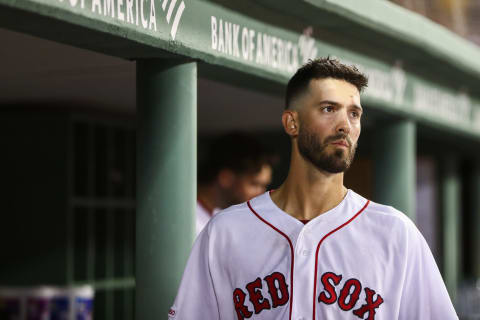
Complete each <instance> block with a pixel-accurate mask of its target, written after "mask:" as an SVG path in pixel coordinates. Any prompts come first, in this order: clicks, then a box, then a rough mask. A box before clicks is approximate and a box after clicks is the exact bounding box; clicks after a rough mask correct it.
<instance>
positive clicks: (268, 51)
mask: <svg viewBox="0 0 480 320" xmlns="http://www.w3.org/2000/svg"><path fill="white" fill-rule="evenodd" d="M210 26H211V49H212V50H215V51H217V52H221V53H223V54H225V55H227V56H230V57H233V58H236V59H240V60H243V61H247V62H251V63H255V64H258V65H260V66H267V67H270V68H273V69H276V70H279V71H282V72H285V73H289V74H291V73H293V72H295V71H296V70H297V69H298V68H299V66H300V65H301V64H303V63H305V62H307V61H308V60H309V59H315V58H316V57H317V48H316V46H315V39H313V38H311V36H310V35H311V28H309V29H307V31H306V33H304V34H303V35H301V36H300V37H299V39H298V41H297V42H292V41H289V40H285V39H282V38H279V37H276V36H274V35H271V34H268V33H263V32H259V31H257V30H255V29H252V28H248V27H245V26H241V25H239V24H236V23H233V22H230V21H226V20H223V19H218V18H217V17H215V16H211V19H210Z"/></svg>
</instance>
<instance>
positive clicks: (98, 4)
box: [59, 0, 185, 40]
mask: <svg viewBox="0 0 480 320" xmlns="http://www.w3.org/2000/svg"><path fill="white" fill-rule="evenodd" d="M59 1H60V2H64V1H65V0H59ZM68 2H69V3H70V6H71V7H77V6H79V7H80V8H81V9H84V10H90V11H91V12H92V13H94V14H97V15H99V16H104V17H110V18H114V19H117V20H119V21H122V22H126V23H129V24H132V25H135V26H139V27H141V28H143V29H146V30H152V31H157V17H156V15H157V9H156V8H158V7H159V5H160V6H161V9H162V11H163V12H164V14H165V17H164V18H165V20H166V22H167V24H169V25H170V36H171V37H172V39H173V40H175V36H176V34H177V29H178V25H179V23H180V20H181V18H182V15H183V11H184V10H185V2H184V1H183V0H182V1H181V2H177V0H92V4H91V7H90V8H86V7H85V0H68ZM177 4H178V5H177ZM170 23H171V24H170Z"/></svg>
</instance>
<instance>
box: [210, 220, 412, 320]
mask: <svg viewBox="0 0 480 320" xmlns="http://www.w3.org/2000/svg"><path fill="white" fill-rule="evenodd" d="M250 231H251V234H249V235H248V237H247V238H246V239H248V241H247V240H245V241H233V242H232V243H231V245H227V246H223V250H224V253H225V254H224V255H217V257H218V256H221V259H219V260H218V264H217V262H215V263H214V265H213V267H214V269H213V271H214V274H215V275H214V276H213V279H214V281H217V282H218V283H223V285H224V287H225V292H224V293H225V294H229V295H230V296H231V297H232V299H233V305H234V308H235V312H236V314H237V317H238V318H239V319H242V317H243V318H244V319H247V318H250V317H253V316H255V318H256V319H257V318H258V319H302V318H304V319H320V318H325V317H328V318H330V317H333V318H335V317H337V318H341V319H343V318H344V319H350V318H351V319H358V318H361V319H377V318H378V314H379V312H380V313H381V312H382V309H392V308H389V307H385V306H386V303H385V301H387V302H388V303H389V304H391V305H392V307H393V309H396V308H397V306H393V305H394V304H395V301H398V300H399V299H400V297H399V296H398V294H397V293H396V292H399V291H400V290H398V288H399V287H400V284H399V281H400V280H401V274H402V270H401V268H402V265H403V264H402V262H401V261H400V257H399V256H398V257H397V256H396V255H395V248H390V247H389V246H388V245H386V244H385V243H384V242H382V241H379V239H378V236H377V237H358V235H357V234H356V232H355V230H342V231H339V232H338V233H337V234H335V235H334V236H331V237H330V236H325V235H327V234H328V233H325V232H323V233H321V231H318V230H315V229H312V230H310V231H309V232H303V231H302V232H300V233H297V234H283V235H282V234H281V233H278V232H276V233H261V232H260V230H250ZM255 234H256V235H255ZM227 288H228V290H227ZM393 309H392V310H393ZM280 314H281V315H282V316H280ZM384 314H385V315H388V313H387V312H384Z"/></svg>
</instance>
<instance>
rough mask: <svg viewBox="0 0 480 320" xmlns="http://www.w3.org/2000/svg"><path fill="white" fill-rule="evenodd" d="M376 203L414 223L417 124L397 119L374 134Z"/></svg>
mask: <svg viewBox="0 0 480 320" xmlns="http://www.w3.org/2000/svg"><path fill="white" fill-rule="evenodd" d="M373 145H374V146H375V150H374V163H375V177H374V197H375V200H376V201H378V202H380V203H383V204H387V205H391V206H393V207H395V208H396V209H398V210H400V211H402V212H403V213H405V214H406V215H407V216H409V217H410V219H412V220H413V221H415V190H416V188H415V175H416V171H415V168H416V125H415V123H414V122H412V121H408V120H399V121H396V122H393V123H388V124H386V125H385V126H384V127H381V128H378V129H376V131H375V137H374V142H373Z"/></svg>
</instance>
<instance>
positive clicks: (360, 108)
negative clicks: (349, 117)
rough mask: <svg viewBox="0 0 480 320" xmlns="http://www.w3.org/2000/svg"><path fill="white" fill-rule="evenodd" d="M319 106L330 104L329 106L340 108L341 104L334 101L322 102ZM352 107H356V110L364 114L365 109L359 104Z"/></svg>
mask: <svg viewBox="0 0 480 320" xmlns="http://www.w3.org/2000/svg"><path fill="white" fill-rule="evenodd" d="M318 104H319V105H323V104H329V105H333V106H340V105H341V104H340V103H338V102H335V101H332V100H322V101H320V102H319V103H318ZM351 107H354V108H355V109H357V110H360V111H362V112H363V108H362V107H361V106H359V105H358V104H352V105H351Z"/></svg>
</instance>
